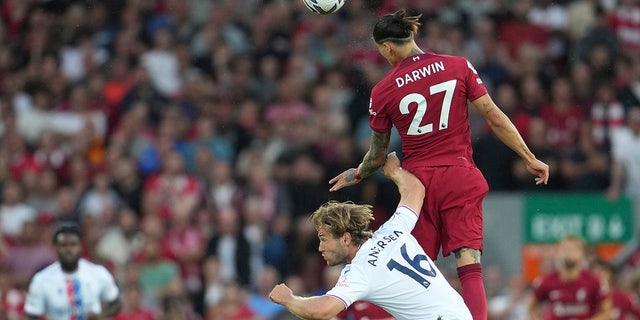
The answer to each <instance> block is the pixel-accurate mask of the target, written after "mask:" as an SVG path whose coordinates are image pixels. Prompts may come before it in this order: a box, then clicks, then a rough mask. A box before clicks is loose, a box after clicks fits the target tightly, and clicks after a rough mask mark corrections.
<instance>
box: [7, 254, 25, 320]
mask: <svg viewBox="0 0 640 320" xmlns="http://www.w3.org/2000/svg"><path fill="white" fill-rule="evenodd" d="M26 298H27V294H26V292H25V290H24V289H23V288H19V287H17V286H16V279H15V278H14V277H13V273H12V272H11V271H10V270H9V269H8V268H7V267H5V266H3V267H0V318H1V319H6V320H19V319H23V318H24V302H25V299H26Z"/></svg>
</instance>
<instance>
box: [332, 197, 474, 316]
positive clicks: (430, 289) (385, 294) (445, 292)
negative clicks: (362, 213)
mask: <svg viewBox="0 0 640 320" xmlns="http://www.w3.org/2000/svg"><path fill="white" fill-rule="evenodd" d="M417 220H418V215H417V213H415V212H414V211H413V210H411V209H410V208H408V207H406V206H399V207H398V209H397V210H396V213H395V214H394V215H393V217H391V219H389V221H387V222H386V223H384V224H383V225H382V226H381V227H380V229H378V230H377V231H376V232H375V233H374V234H373V237H372V238H371V239H369V240H367V241H366V242H365V243H364V244H362V246H361V247H360V250H358V253H357V254H356V256H355V258H354V259H353V261H351V264H348V265H346V266H345V267H344V269H343V270H342V274H341V275H340V278H339V280H338V282H337V283H336V285H335V287H334V288H333V289H331V290H329V292H327V295H328V296H332V297H335V298H337V299H339V300H340V301H342V302H343V303H344V305H345V308H347V307H349V306H350V305H351V304H352V303H354V302H355V301H356V300H365V301H369V302H372V303H375V304H377V305H378V306H380V307H382V308H383V309H385V310H386V311H387V312H389V313H390V314H392V315H393V316H394V317H396V318H397V319H408V320H422V319H424V320H427V319H429V320H435V319H438V317H441V319H443V320H449V319H464V320H471V319H472V317H471V313H470V312H469V309H468V308H467V306H466V305H465V303H464V301H463V300H462V297H461V296H460V294H458V292H457V291H455V290H454V289H453V287H451V285H449V282H447V279H445V277H444V276H443V275H442V273H441V272H440V270H438V268H437V267H436V266H435V264H434V263H433V261H432V260H431V258H429V257H428V256H427V255H426V253H425V252H424V250H423V249H422V247H420V245H419V244H418V241H417V240H416V239H415V238H414V237H413V236H412V235H411V230H412V229H413V227H414V226H415V224H416V221H417Z"/></svg>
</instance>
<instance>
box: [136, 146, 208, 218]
mask: <svg viewBox="0 0 640 320" xmlns="http://www.w3.org/2000/svg"><path fill="white" fill-rule="evenodd" d="M143 197H144V200H143V201H144V205H145V207H144V208H143V210H144V212H143V215H146V214H156V215H159V216H160V217H161V218H162V219H163V220H165V221H168V220H170V219H171V216H172V215H173V214H174V211H175V210H185V211H187V212H192V211H193V210H194V209H195V208H196V206H197V205H198V203H199V202H200V200H201V197H202V188H201V186H200V185H199V183H198V181H197V180H196V179H195V178H194V177H193V176H191V175H190V174H188V173H187V172H186V171H185V169H184V160H183V157H182V155H180V154H179V153H177V152H175V151H167V152H166V154H164V155H163V157H162V171H160V172H159V173H157V174H153V175H151V176H149V177H148V178H147V180H146V181H145V185H144V195H143Z"/></svg>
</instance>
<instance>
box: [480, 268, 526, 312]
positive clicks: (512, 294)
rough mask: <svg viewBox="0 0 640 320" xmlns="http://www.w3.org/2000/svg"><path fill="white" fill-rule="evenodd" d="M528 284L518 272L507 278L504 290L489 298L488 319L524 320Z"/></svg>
mask: <svg viewBox="0 0 640 320" xmlns="http://www.w3.org/2000/svg"><path fill="white" fill-rule="evenodd" d="M529 294H530V292H529V286H528V284H527V283H526V281H525V279H524V278H523V277H522V275H520V274H516V275H514V276H512V277H511V279H509V282H508V284H507V286H506V288H505V289H504V292H499V293H498V294H497V295H496V296H494V297H491V298H489V301H488V307H489V318H488V319H490V320H525V319H529V318H528V313H527V299H528V298H529Z"/></svg>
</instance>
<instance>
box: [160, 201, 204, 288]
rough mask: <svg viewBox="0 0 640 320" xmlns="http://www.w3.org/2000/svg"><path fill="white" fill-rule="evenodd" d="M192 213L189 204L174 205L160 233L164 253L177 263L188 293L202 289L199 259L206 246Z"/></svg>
mask: <svg viewBox="0 0 640 320" xmlns="http://www.w3.org/2000/svg"><path fill="white" fill-rule="evenodd" d="M194 213H195V211H194V210H193V209H192V208H191V206H190V204H186V205H178V206H175V207H174V210H173V214H172V216H171V219H170V221H169V227H168V228H167V229H166V230H165V232H164V234H163V235H162V246H163V248H164V251H165V252H164V253H165V254H166V255H168V257H169V258H171V259H172V260H173V261H175V262H176V263H177V264H178V267H179V268H180V272H181V273H180V274H181V279H183V282H184V283H183V284H184V286H185V289H186V290H187V292H188V293H189V294H195V293H197V292H201V291H202V290H203V283H202V280H201V279H202V275H201V272H200V261H201V260H202V257H203V255H204V249H205V248H206V247H205V246H206V239H205V235H204V234H202V232H201V230H200V229H198V228H197V227H196V226H195V225H194V222H195V219H194Z"/></svg>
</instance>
